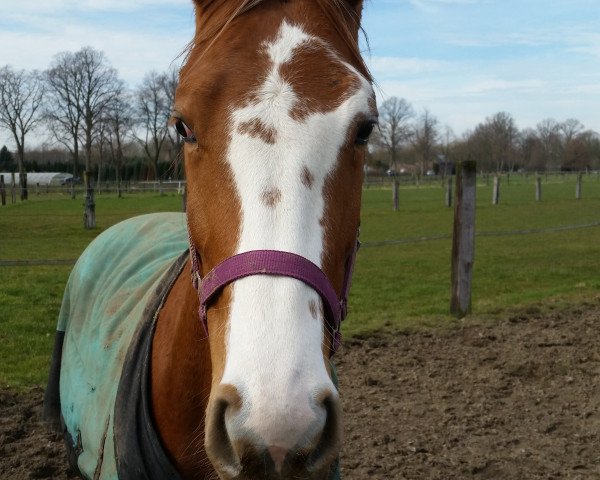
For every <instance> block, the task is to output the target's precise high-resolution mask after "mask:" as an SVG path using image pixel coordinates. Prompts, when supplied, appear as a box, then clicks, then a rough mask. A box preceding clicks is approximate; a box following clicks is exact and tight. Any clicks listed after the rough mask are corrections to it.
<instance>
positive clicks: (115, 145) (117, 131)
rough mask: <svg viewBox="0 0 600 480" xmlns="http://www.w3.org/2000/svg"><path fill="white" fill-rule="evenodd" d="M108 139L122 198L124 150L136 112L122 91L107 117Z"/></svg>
mask: <svg viewBox="0 0 600 480" xmlns="http://www.w3.org/2000/svg"><path fill="white" fill-rule="evenodd" d="M105 121H106V126H107V129H106V138H107V140H108V147H109V150H110V156H111V160H112V163H113V165H114V166H115V171H116V180H117V196H118V197H119V198H121V196H122V189H121V180H122V179H121V169H122V167H123V159H124V155H123V149H124V143H125V140H126V138H127V137H128V136H129V135H131V133H132V131H133V125H134V112H133V109H132V107H131V98H130V97H129V94H128V93H127V92H125V91H122V92H121V93H120V94H119V95H118V96H117V97H116V98H115V101H114V102H113V103H112V104H111V107H110V109H109V110H108V112H107V114H106V117H105Z"/></svg>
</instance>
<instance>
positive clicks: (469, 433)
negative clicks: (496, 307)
mask: <svg viewBox="0 0 600 480" xmlns="http://www.w3.org/2000/svg"><path fill="white" fill-rule="evenodd" d="M336 357H337V358H336V361H337V364H338V365H339V374H340V378H341V390H342V398H343V405H344V416H345V441H344V449H343V454H342V472H343V478H344V479H345V480H358V479H365V478H372V479H440V480H452V479H496V480H502V479H510V480H523V479H581V480H584V479H585V480H589V479H600V302H598V301H595V302H594V303H592V302H590V303H588V304H586V305H583V306H580V307H577V308H570V309H569V310H562V311H558V312H557V311H555V312H551V313H541V312H540V311H538V310H537V309H536V308H532V309H529V311H528V312H527V313H525V314H512V315H506V318H505V319H503V320H502V321H500V322H499V323H494V324H493V325H485V326H472V325H462V326H460V327H458V328H456V329H453V330H451V331H447V332H440V331H428V332H418V333H409V334H401V335H400V334H396V335H390V334H386V335H380V336H377V337H371V338H366V339H362V340H352V341H348V342H346V343H345V345H344V347H343V350H342V351H341V352H340V354H339V355H337V356H336ZM42 394H43V392H42V390H41V389H39V388H36V389H33V390H31V391H29V392H26V393H19V394H17V393H15V392H13V391H7V390H4V391H1V390H0V412H1V417H0V478H1V479H12V480H20V479H30V478H38V479H46V478H53V479H64V478H69V477H68V472H67V468H66V462H65V461H64V458H65V457H64V452H63V446H62V442H61V439H60V438H58V437H57V436H56V435H53V434H51V433H49V432H48V431H47V430H46V428H45V427H44V425H43V424H42V423H41V422H40V419H39V417H40V412H41V401H42Z"/></svg>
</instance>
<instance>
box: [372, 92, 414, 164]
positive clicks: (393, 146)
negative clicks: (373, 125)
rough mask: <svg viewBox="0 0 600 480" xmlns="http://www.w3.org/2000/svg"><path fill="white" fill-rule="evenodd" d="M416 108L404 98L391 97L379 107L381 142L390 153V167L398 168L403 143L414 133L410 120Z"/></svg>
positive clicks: (379, 138)
mask: <svg viewBox="0 0 600 480" xmlns="http://www.w3.org/2000/svg"><path fill="white" fill-rule="evenodd" d="M413 117H414V110H413V108H412V106H411V105H410V103H408V102H407V101H406V100H405V99H404V98H398V97H390V98H388V99H387V100H386V101H385V102H383V103H382V104H381V106H380V107H379V135H378V136H377V138H378V140H379V142H380V143H381V144H382V145H383V146H384V147H385V149H386V150H387V151H388V152H389V155H390V169H392V170H396V167H397V165H396V163H397V161H398V157H399V155H400V149H401V148H402V145H403V144H405V143H406V142H408V140H409V139H410V138H411V136H412V134H413V130H412V126H411V125H410V123H409V122H410V120H411V119H412V118H413Z"/></svg>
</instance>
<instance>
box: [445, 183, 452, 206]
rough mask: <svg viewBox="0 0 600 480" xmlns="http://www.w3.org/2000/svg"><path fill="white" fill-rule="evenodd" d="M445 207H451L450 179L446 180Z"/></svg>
mask: <svg viewBox="0 0 600 480" xmlns="http://www.w3.org/2000/svg"><path fill="white" fill-rule="evenodd" d="M446 206H447V207H448V208H450V207H451V206H452V178H451V177H448V178H447V179H446Z"/></svg>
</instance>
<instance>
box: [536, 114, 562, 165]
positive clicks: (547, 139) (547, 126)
mask: <svg viewBox="0 0 600 480" xmlns="http://www.w3.org/2000/svg"><path fill="white" fill-rule="evenodd" d="M537 133H538V137H539V139H540V141H541V142H542V145H543V147H544V155H545V157H546V169H548V170H558V169H559V168H560V164H561V159H562V156H563V145H562V141H561V132H560V124H559V123H558V122H557V121H556V120H554V119H553V118H547V119H545V120H542V121H541V122H540V123H538V124H537Z"/></svg>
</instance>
